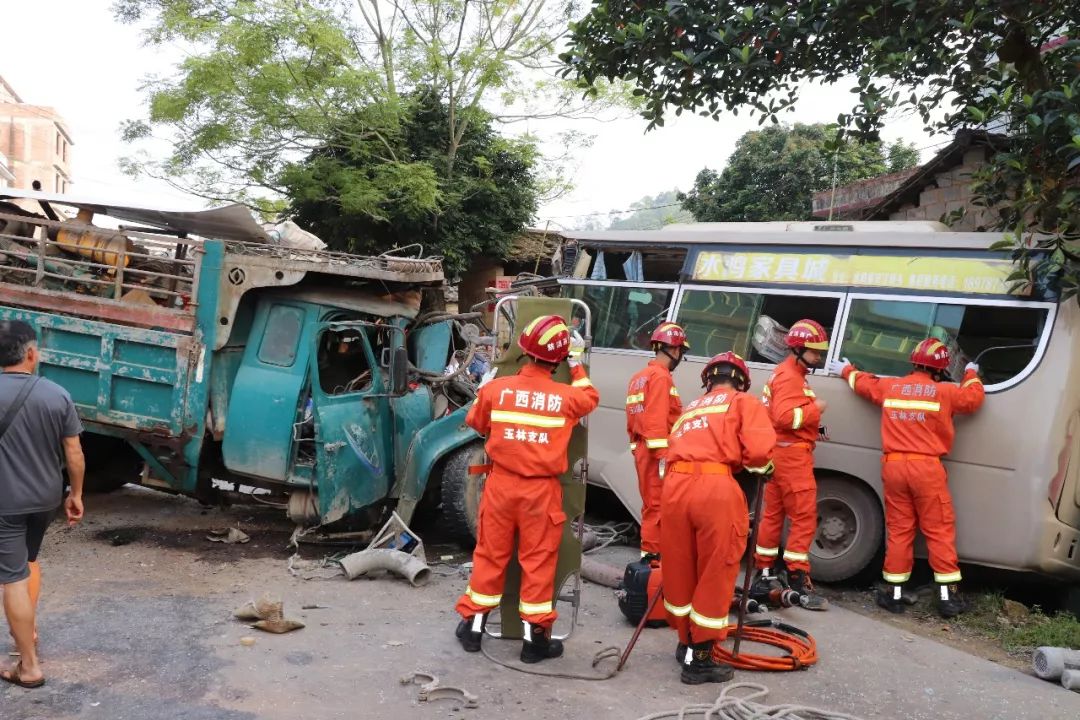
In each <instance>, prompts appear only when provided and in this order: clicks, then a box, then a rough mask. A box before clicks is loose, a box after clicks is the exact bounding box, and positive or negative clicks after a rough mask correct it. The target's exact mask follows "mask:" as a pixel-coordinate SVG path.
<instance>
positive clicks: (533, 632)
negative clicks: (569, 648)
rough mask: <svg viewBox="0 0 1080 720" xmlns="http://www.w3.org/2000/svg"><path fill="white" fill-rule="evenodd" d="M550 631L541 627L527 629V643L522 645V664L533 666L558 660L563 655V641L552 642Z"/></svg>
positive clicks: (535, 626)
mask: <svg viewBox="0 0 1080 720" xmlns="http://www.w3.org/2000/svg"><path fill="white" fill-rule="evenodd" d="M549 632H550V631H549V630H548V629H547V628H545V627H543V626H541V625H528V626H526V627H525V641H524V642H523V643H522V644H521V662H523V663H528V664H530V665H532V664H533V663H538V662H540V661H541V660H548V659H550V658H557V657H559V656H561V655H562V653H563V644H562V640H552V639H551V636H550V634H549Z"/></svg>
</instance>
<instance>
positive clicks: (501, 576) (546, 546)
mask: <svg viewBox="0 0 1080 720" xmlns="http://www.w3.org/2000/svg"><path fill="white" fill-rule="evenodd" d="M570 377H571V384H570V385H566V384H564V383H560V382H556V381H555V380H553V379H552V378H551V373H550V372H549V371H548V370H546V369H544V368H542V367H541V366H539V365H537V364H535V363H531V362H530V363H529V364H527V365H525V366H524V367H523V368H522V369H521V371H520V372H518V374H517V375H511V376H507V377H501V378H496V379H494V380H492V381H491V382H489V383H488V384H486V385H484V386H483V387H482V388H480V392H479V393H478V394H477V396H476V401H475V402H474V403H473V406H472V407H471V408H470V409H469V413H468V415H467V416H466V417H465V422H466V424H468V425H469V427H471V428H473V429H474V430H476V431H477V432H478V433H480V434H481V435H484V436H486V437H487V442H486V443H485V444H484V448H485V449H486V450H487V454H488V456H489V457H490V458H491V463H492V469H491V472H490V473H489V474H488V476H487V481H486V482H485V484H484V494H483V495H482V496H481V498H480V508H479V511H478V515H477V530H476V549H475V550H474V551H473V572H472V577H471V578H470V579H469V585H468V587H467V588H466V590H465V594H464V595H462V596H461V598H460V599H459V600H458V603H457V607H456V609H457V611H458V613H460V614H461V616H462V617H464V618H469V617H472V616H474V615H476V614H479V613H486V612H488V611H490V610H491V609H493V608H495V607H497V606H498V605H499V603H500V602H501V601H502V591H503V585H504V584H505V579H506V567H507V565H508V564H509V562H510V555H511V553H512V552H513V547H514V537H515V535H516V536H517V540H518V561H519V562H520V563H521V570H522V576H521V603H520V605H519V606H518V610H519V611H520V613H521V618H522V620H523V621H525V622H527V623H532V624H534V625H542V626H544V627H550V626H551V624H552V623H554V622H555V618H556V613H555V609H554V606H553V604H552V599H553V596H554V594H555V563H556V560H557V559H558V552H559V541H560V539H561V537H562V528H563V523H564V522H565V521H566V515H565V513H563V509H562V486H561V485H560V484H559V476H560V475H562V474H563V473H565V472H566V469H567V467H568V461H567V447H568V445H569V444H570V434H571V432H572V431H573V429H574V425H576V424H577V422H578V421H579V420H580V419H581V418H583V417H585V416H586V415H588V414H589V413H590V412H592V411H593V410H594V409H595V408H596V406H597V404H598V403H599V402H600V395H599V393H597V392H596V388H594V387H593V385H592V383H591V382H590V381H589V378H588V377H587V375H586V373H585V369H584V368H583V367H581V366H580V365H578V366H575V367H572V368H571V370H570Z"/></svg>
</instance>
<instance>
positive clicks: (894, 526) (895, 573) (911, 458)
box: [844, 365, 986, 584]
mask: <svg viewBox="0 0 1080 720" xmlns="http://www.w3.org/2000/svg"><path fill="white" fill-rule="evenodd" d="M844 378H845V379H846V380H847V381H848V384H849V385H850V386H851V388H852V389H853V390H854V391H855V392H856V393H858V394H859V395H860V396H862V397H864V398H866V399H867V400H870V401H871V402H873V403H875V404H877V405H880V406H881V408H882V413H881V449H882V451H883V453H884V456H883V457H882V468H881V478H882V483H883V484H884V486H885V527H886V529H887V530H888V537H887V539H886V543H885V565H884V568H883V571H882V576H883V577H884V578H885V581H886V582H890V583H897V584H899V583H904V582H907V580H908V579H910V577H911V568H912V565H913V557H912V546H913V544H914V542H915V528H916V525H917V526H918V528H919V529H920V530H922V534H923V535H924V536H925V537H926V548H927V551H928V553H929V555H930V567H931V568H933V570H934V581H935V582H937V583H941V584H952V583H957V582H960V565H959V562H958V559H957V555H956V515H955V514H954V513H953V504H952V496H951V495H950V494H949V486H948V476H947V475H946V473H945V467H944V466H943V465H942V464H941V456H942V455H945V454H946V453H948V452H949V450H951V449H952V444H953V437H954V435H955V430H954V429H953V415H954V414H956V413H972V412H975V411H976V410H978V409H979V406H981V405H982V403H983V400H984V399H985V397H986V395H985V392H984V390H983V384H982V381H981V380H979V376H978V375H977V374H976V373H975V371H974V370H968V371H967V372H966V373H964V379H963V380H962V381H961V382H960V384H959V385H957V384H955V383H945V382H936V381H935V380H934V379H933V378H932V377H931V376H930V374H929V373H926V372H923V371H921V370H916V371H915V372H913V373H911V374H910V375H907V376H906V377H902V378H879V377H876V376H874V375H871V374H870V373H865V372H861V371H858V370H856V369H855V368H853V367H851V366H850V365H849V366H847V367H846V368H844Z"/></svg>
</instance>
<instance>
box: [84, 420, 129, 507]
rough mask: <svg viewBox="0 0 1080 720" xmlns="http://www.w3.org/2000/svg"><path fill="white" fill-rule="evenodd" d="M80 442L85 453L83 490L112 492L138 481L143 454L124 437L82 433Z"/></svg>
mask: <svg viewBox="0 0 1080 720" xmlns="http://www.w3.org/2000/svg"><path fill="white" fill-rule="evenodd" d="M82 446H83V455H84V456H85V457H86V479H85V481H84V490H85V491H86V492H88V493H111V492H115V491H116V490H119V489H120V488H122V487H124V486H125V485H127V484H128V483H137V482H138V481H139V477H140V475H141V473H142V465H143V461H142V458H141V457H139V454H138V453H137V452H135V450H134V449H132V447H131V446H130V445H128V444H127V443H126V442H125V441H123V440H121V439H119V438H113V437H107V436H105V435H91V434H89V433H88V434H85V435H83V437H82Z"/></svg>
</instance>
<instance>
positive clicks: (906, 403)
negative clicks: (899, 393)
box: [881, 398, 941, 412]
mask: <svg viewBox="0 0 1080 720" xmlns="http://www.w3.org/2000/svg"><path fill="white" fill-rule="evenodd" d="M881 406H882V407H884V408H887V409H889V410H925V411H926V412H940V411H941V403H939V402H931V401H929V400H899V399H897V398H888V399H887V400H885V402H884V403H882V404H881Z"/></svg>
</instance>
